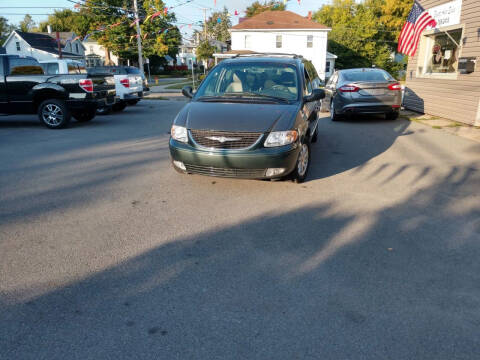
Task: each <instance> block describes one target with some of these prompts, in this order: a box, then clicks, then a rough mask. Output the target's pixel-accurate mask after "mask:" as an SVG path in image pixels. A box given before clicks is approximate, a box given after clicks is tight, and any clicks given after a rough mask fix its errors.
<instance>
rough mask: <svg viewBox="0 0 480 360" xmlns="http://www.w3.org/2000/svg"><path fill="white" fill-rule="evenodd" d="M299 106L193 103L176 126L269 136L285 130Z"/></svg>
mask: <svg viewBox="0 0 480 360" xmlns="http://www.w3.org/2000/svg"><path fill="white" fill-rule="evenodd" d="M297 108H298V104H293V105H289V104H270V103H269V104H255V103H220V102H200V101H192V102H190V103H189V104H187V105H186V106H185V107H184V108H183V109H182V111H181V112H180V114H179V115H178V117H177V119H176V120H175V124H176V125H179V126H185V127H187V128H188V129H196V130H218V131H249V132H250V131H251V132H268V131H272V130H275V131H281V130H288V129H290V128H291V126H292V125H293V122H294V119H295V114H296V112H297Z"/></svg>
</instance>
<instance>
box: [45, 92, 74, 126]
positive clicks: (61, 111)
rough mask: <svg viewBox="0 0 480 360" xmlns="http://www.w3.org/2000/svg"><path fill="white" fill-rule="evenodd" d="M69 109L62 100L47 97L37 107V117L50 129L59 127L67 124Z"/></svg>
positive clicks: (69, 116)
mask: <svg viewBox="0 0 480 360" xmlns="http://www.w3.org/2000/svg"><path fill="white" fill-rule="evenodd" d="M71 116H72V115H71V114H70V111H69V110H68V108H67V105H66V104H65V102H64V101H62V100H58V99H48V100H45V101H43V102H42V103H41V104H40V106H39V107H38V117H39V118H40V121H41V122H43V124H44V125H45V126H46V127H48V128H50V129H61V128H63V127H65V126H67V125H68V123H69V122H70V119H71Z"/></svg>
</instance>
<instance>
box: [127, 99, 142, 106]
mask: <svg viewBox="0 0 480 360" xmlns="http://www.w3.org/2000/svg"><path fill="white" fill-rule="evenodd" d="M139 101H140V100H128V102H127V104H128V105H130V106H135V105H137V104H138V102H139Z"/></svg>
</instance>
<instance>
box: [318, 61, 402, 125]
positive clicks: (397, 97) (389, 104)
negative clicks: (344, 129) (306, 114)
mask: <svg viewBox="0 0 480 360" xmlns="http://www.w3.org/2000/svg"><path fill="white" fill-rule="evenodd" d="M401 103H402V87H401V85H400V83H399V82H398V81H397V80H395V79H394V78H393V77H392V76H391V75H390V74H389V73H388V72H386V71H385V70H382V69H379V68H360V69H347V70H339V71H336V72H335V73H334V74H333V75H332V77H330V80H329V81H328V83H327V85H326V86H325V98H324V99H323V100H322V109H323V110H324V111H330V117H331V119H332V120H333V121H337V120H340V119H341V118H342V117H346V116H348V117H351V116H352V115H355V114H385V117H386V118H387V119H390V120H395V119H396V118H397V117H398V113H399V110H400V105H401Z"/></svg>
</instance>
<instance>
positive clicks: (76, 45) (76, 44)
mask: <svg viewBox="0 0 480 360" xmlns="http://www.w3.org/2000/svg"><path fill="white" fill-rule="evenodd" d="M75 52H76V53H77V54H78V53H79V52H78V43H75Z"/></svg>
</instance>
